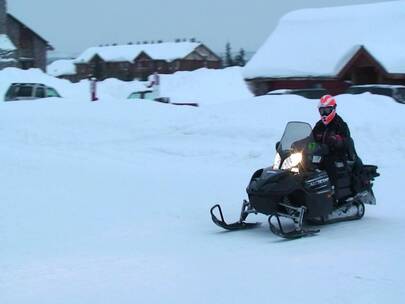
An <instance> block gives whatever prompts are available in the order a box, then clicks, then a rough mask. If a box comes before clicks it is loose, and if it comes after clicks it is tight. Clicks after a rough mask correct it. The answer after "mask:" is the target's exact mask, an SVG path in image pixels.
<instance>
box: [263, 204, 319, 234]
mask: <svg viewBox="0 0 405 304" xmlns="http://www.w3.org/2000/svg"><path fill="white" fill-rule="evenodd" d="M284 207H286V208H289V209H292V210H294V211H295V214H277V213H275V214H272V215H270V216H269V219H268V222H269V227H270V231H271V232H273V233H274V234H275V235H278V236H280V237H282V238H285V239H289V240H293V239H298V238H301V237H306V236H312V235H314V234H316V233H318V232H320V230H319V229H306V228H303V218H304V213H305V210H306V209H305V207H300V208H297V207H292V206H288V205H284ZM280 216H281V217H285V218H290V219H292V220H293V221H294V226H295V229H293V230H291V231H285V229H284V228H283V226H282V224H281V221H280ZM273 217H275V218H276V220H277V226H278V227H277V226H276V225H274V224H273V223H272V222H271V220H272V218H273Z"/></svg>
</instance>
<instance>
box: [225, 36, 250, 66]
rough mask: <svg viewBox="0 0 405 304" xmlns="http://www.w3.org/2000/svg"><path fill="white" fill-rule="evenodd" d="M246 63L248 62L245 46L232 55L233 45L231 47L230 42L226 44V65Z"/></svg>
mask: <svg viewBox="0 0 405 304" xmlns="http://www.w3.org/2000/svg"><path fill="white" fill-rule="evenodd" d="M245 64H246V52H245V50H244V49H243V48H241V49H240V50H239V52H238V53H237V54H236V55H232V47H231V44H230V43H229V42H228V43H227V44H226V45H225V58H224V66H225V67H231V66H245Z"/></svg>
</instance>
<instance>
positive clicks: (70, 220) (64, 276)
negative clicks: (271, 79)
mask: <svg viewBox="0 0 405 304" xmlns="http://www.w3.org/2000/svg"><path fill="white" fill-rule="evenodd" d="M200 72H201V71H200ZM4 73H5V72H3V73H0V80H1V79H8V80H9V81H17V80H14V79H16V77H14V78H13V76H12V74H13V72H12V71H9V72H7V73H9V74H10V75H9V77H7V75H5V74H4ZM16 73H17V72H16ZM30 73H31V74H33V73H34V72H30ZM197 73H198V71H197ZM31 76H32V79H34V80H36V81H43V80H44V79H43V78H42V77H43V75H42V76H39V75H36V76H35V75H31ZM27 77H28V76H27ZM222 77H223V76H222ZM232 77H235V76H232ZM229 78H231V77H230V76H229ZM11 79H12V80H11ZM225 80H226V79H225ZM20 81H21V80H20ZM49 81H55V83H54V86H55V88H56V87H57V89H59V90H61V94H64V96H66V98H62V99H48V100H39V101H23V102H8V103H6V102H1V103H0V157H1V170H0V182H1V191H0V244H1V246H0V303H7V304H26V303H34V304H37V303H38V304H70V303H75V304H88V303H99V304H110V303H119V304H129V303H269V302H271V303H402V301H403V298H404V296H405V291H404V289H403V286H404V283H405V278H404V275H403V274H404V272H405V264H404V252H405V244H404V242H403V235H404V234H405V223H404V217H405V216H404V212H405V198H404V196H403V195H402V192H401V188H402V187H403V184H404V182H403V171H404V164H403V160H404V159H405V143H404V138H405V129H404V127H403V126H404V119H403V117H404V115H405V106H404V105H401V104H398V103H395V102H394V101H393V100H392V99H390V98H386V97H381V96H374V95H370V94H363V95H356V96H349V95H343V96H339V97H338V104H339V106H338V112H339V113H340V114H341V115H342V116H343V117H344V119H345V120H346V121H347V122H348V123H349V126H350V128H351V131H352V135H353V138H354V140H355V142H356V145H357V150H358V152H359V154H360V155H361V157H362V158H363V161H364V162H365V163H370V164H376V165H378V166H379V171H380V173H381V177H380V178H378V179H377V180H376V183H375V194H376V197H377V205H376V206H371V207H369V206H367V207H368V208H367V210H366V215H365V217H364V218H363V219H362V220H361V221H355V222H348V223H340V224H335V225H330V226H326V227H322V228H321V233H320V234H319V235H318V236H316V237H310V238H303V239H299V240H295V241H284V240H281V239H280V238H278V237H276V236H274V235H272V234H271V233H270V232H269V230H268V226H267V224H266V218H265V217H263V216H257V217H256V218H255V217H254V216H252V218H251V220H253V221H255V220H259V221H263V223H264V224H263V225H262V226H261V227H260V228H258V229H255V230H250V231H241V232H233V233H229V232H224V231H222V230H221V229H220V228H219V227H217V226H215V225H214V224H213V223H212V222H211V219H210V216H209V208H210V207H211V206H212V205H213V204H214V203H216V202H221V203H222V205H223V208H224V212H225V213H226V214H225V215H226V216H227V218H229V219H230V220H231V219H236V218H237V217H238V213H239V211H240V205H241V202H242V199H244V198H246V194H245V187H246V185H247V183H248V180H249V178H250V176H251V174H252V173H253V171H254V170H255V169H257V168H261V167H264V166H267V165H269V164H271V163H272V161H273V158H274V144H275V142H276V141H277V140H278V139H279V137H280V136H281V132H282V131H283V129H284V126H285V124H286V123H287V121H289V120H302V121H308V122H311V123H315V121H316V120H317V119H318V115H317V111H316V102H315V101H309V100H307V99H304V98H302V97H299V96H263V97H257V98H255V97H250V96H249V95H248V96H241V98H236V97H237V96H235V98H234V100H230V99H229V98H226V97H227V96H231V95H232V94H234V92H235V91H238V90H239V91H241V92H242V91H244V90H245V89H246V88H245V87H243V84H241V85H240V86H238V87H236V86H234V87H229V86H221V89H222V90H219V89H218V86H217V87H215V88H213V89H212V93H210V94H212V95H210V96H209V98H207V96H204V98H201V100H205V99H206V100H207V102H206V103H204V105H203V106H201V107H199V108H192V107H177V106H172V105H165V104H160V103H153V102H136V101H132V102H131V101H128V100H125V99H124V98H125V97H126V96H125V95H126V92H125V94H122V95H123V96H121V95H120V94H121V92H120V90H122V87H121V86H120V85H119V83H117V82H115V81H112V80H110V81H108V82H106V83H107V84H106V87H105V88H104V89H105V92H106V94H105V95H103V96H101V99H100V101H99V102H95V103H91V102H89V101H88V96H87V95H88V94H87V93H88V92H87V91H88V87H87V85H85V84H84V83H81V84H76V85H71V84H69V83H67V82H61V81H60V80H55V79H51V78H49ZM173 81H174V80H173ZM204 81H205V80H201V83H204ZM108 83H109V84H108ZM240 83H242V82H240ZM108 86H109V88H107V87H108ZM128 90H129V88H128ZM176 90H177V88H176ZM184 90H187V87H184ZM189 90H191V91H197V89H194V88H190V89H189ZM207 90H209V88H207ZM62 91H63V93H62ZM214 92H216V93H214ZM107 93H108V94H107ZM183 93H184V95H187V94H188V95H191V94H192V92H188V91H184V92H183ZM69 94H70V95H69ZM195 95H196V96H195V97H196V98H198V96H197V95H198V94H197V92H195ZM119 96H121V97H119ZM208 99H209V100H208ZM208 101H211V102H208Z"/></svg>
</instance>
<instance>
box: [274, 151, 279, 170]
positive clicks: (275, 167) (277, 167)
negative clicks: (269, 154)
mask: <svg viewBox="0 0 405 304" xmlns="http://www.w3.org/2000/svg"><path fill="white" fill-rule="evenodd" d="M280 163H281V157H280V154H278V153H276V157H275V158H274V164H273V169H274V170H278V169H280Z"/></svg>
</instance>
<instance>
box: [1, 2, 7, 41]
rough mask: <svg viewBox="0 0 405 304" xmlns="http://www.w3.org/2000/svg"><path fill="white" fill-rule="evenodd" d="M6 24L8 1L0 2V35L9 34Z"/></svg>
mask: <svg viewBox="0 0 405 304" xmlns="http://www.w3.org/2000/svg"><path fill="white" fill-rule="evenodd" d="M6 23H7V5H6V0H0V34H6V33H7V28H6Z"/></svg>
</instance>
